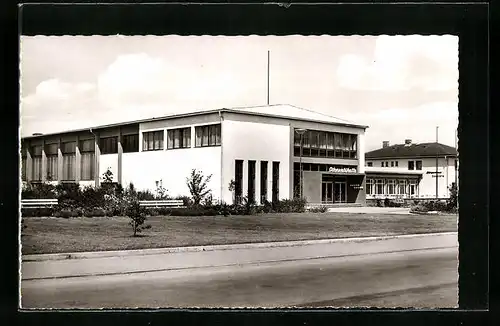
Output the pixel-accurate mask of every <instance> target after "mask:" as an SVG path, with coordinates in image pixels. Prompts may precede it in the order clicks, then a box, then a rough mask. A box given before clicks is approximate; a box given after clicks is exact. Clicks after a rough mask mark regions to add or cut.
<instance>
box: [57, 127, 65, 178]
mask: <svg viewBox="0 0 500 326" xmlns="http://www.w3.org/2000/svg"><path fill="white" fill-rule="evenodd" d="M61 147H62V141H61V137H59V140H58V146H57V181H61V180H63V171H64V170H63V167H64V166H63V154H62V149H61Z"/></svg>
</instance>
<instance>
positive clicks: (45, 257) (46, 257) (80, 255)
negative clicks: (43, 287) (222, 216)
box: [22, 232, 458, 262]
mask: <svg viewBox="0 0 500 326" xmlns="http://www.w3.org/2000/svg"><path fill="white" fill-rule="evenodd" d="M455 234H458V232H441V233H420V234H406V235H391V236H377V237H359V238H339V239H321V240H299V241H280V242H264V243H262V242H261V243H241V244H229V245H206V246H189V247H173V248H154V249H138V250H121V251H96V252H75V253H58V254H39V255H23V256H22V262H37V261H50V260H67V259H92V258H105V257H124V256H145V255H161V254H169V253H183V252H200V251H222V250H235V249H254V248H279V247H296V246H307V245H315V244H330V243H345V242H352V243H363V242H373V241H381V240H389V239H397V238H418V237H429V236H443V235H455Z"/></svg>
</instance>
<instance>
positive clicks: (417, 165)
mask: <svg viewBox="0 0 500 326" xmlns="http://www.w3.org/2000/svg"><path fill="white" fill-rule="evenodd" d="M366 166H368V167H371V166H373V162H366ZM398 166H399V163H398V161H391V167H398ZM380 167H382V168H383V167H386V168H387V167H389V162H388V161H384V162H380ZM408 170H422V161H408Z"/></svg>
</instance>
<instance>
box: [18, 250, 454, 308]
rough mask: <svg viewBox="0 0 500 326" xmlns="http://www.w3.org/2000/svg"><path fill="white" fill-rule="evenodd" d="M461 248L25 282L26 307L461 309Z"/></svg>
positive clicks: (23, 290) (22, 293)
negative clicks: (459, 278) (459, 252)
mask: <svg viewBox="0 0 500 326" xmlns="http://www.w3.org/2000/svg"><path fill="white" fill-rule="evenodd" d="M457 254H458V250H457V248H456V247H453V248H444V249H427V250H416V251H405V252H397V253H381V254H369V255H358V256H349V257H338V258H320V259H303V260H295V261H286V262H275V263H260V264H246V265H240V266H230V267H213V268H190V269H184V270H174V271H162V272H146V273H134V274H123V275H107V276H89V277H75V278H64V279H42V280H23V281H22V284H21V295H22V301H21V302H22V308H27V309H28V308H86V309H89V308H91V309H93V308H159V307H164V308H168V307H177V308H179V307H181V308H188V307H231V308H234V307H265V308H272V307H314V308H318V307H388V308H393V307H416V308H441V307H442V308H445V307H446V308H452V307H457V305H458V285H457V283H458V271H457V270H458V258H457Z"/></svg>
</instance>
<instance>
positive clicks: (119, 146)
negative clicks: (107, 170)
mask: <svg viewBox="0 0 500 326" xmlns="http://www.w3.org/2000/svg"><path fill="white" fill-rule="evenodd" d="M166 134H167V133H166V131H165V135H166ZM165 139H166V137H165ZM122 140H123V136H122V128H121V127H120V131H119V134H118V171H117V178H118V183H119V184H122V165H123V164H122V162H123V146H122ZM163 145H164V146H163V147H164V148H167V146H166V143H164V144H163Z"/></svg>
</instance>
